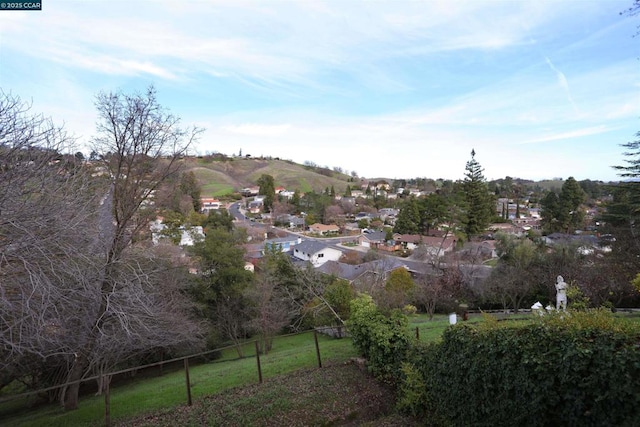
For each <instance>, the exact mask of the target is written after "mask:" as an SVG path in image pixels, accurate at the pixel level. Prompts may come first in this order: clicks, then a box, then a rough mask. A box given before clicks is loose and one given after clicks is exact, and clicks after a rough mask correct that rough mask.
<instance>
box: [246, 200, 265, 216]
mask: <svg viewBox="0 0 640 427" xmlns="http://www.w3.org/2000/svg"><path fill="white" fill-rule="evenodd" d="M263 206H264V201H263V200H253V201H251V202H249V213H252V214H257V213H260V212H261V211H262V207H263Z"/></svg>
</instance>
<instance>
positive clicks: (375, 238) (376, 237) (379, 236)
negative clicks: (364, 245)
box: [362, 231, 387, 242]
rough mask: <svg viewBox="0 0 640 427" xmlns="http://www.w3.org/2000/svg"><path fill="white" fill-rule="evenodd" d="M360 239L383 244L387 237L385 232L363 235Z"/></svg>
mask: <svg viewBox="0 0 640 427" xmlns="http://www.w3.org/2000/svg"><path fill="white" fill-rule="evenodd" d="M362 237H363V238H364V239H366V240H368V241H370V242H384V241H385V240H387V239H386V237H387V233H386V232H385V231H372V232H371V233H365V234H363V235H362Z"/></svg>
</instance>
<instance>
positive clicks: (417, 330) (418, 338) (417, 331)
mask: <svg viewBox="0 0 640 427" xmlns="http://www.w3.org/2000/svg"><path fill="white" fill-rule="evenodd" d="M416 340H418V341H420V329H418V327H417V326H416Z"/></svg>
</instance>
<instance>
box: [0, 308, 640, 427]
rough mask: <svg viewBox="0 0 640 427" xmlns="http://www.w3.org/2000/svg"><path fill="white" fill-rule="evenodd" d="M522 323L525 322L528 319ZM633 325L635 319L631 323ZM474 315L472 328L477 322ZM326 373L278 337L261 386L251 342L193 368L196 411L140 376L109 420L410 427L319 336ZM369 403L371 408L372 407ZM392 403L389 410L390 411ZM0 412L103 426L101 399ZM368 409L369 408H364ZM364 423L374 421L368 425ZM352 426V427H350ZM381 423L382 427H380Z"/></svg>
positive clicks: (307, 340) (428, 332)
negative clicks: (63, 406)
mask: <svg viewBox="0 0 640 427" xmlns="http://www.w3.org/2000/svg"><path fill="white" fill-rule="evenodd" d="M524 317H527V316H526V315H525V316H524ZM409 320H410V325H409V327H410V331H411V333H412V334H415V330H416V328H417V329H418V331H419V335H420V340H421V341H436V340H438V339H439V338H440V337H441V335H442V332H443V331H444V330H445V329H446V328H447V327H448V326H449V317H448V316H447V315H436V316H434V318H433V320H429V319H428V317H427V316H426V315H413V316H410V319H409ZM633 320H635V321H637V320H638V319H637V318H636V319H633ZM481 321H483V317H482V316H481V315H475V314H474V315H472V316H470V318H469V322H481ZM318 341H319V346H320V353H321V357H322V365H323V368H322V369H319V368H318V367H317V359H316V350H315V343H314V340H313V334H312V333H304V334H298V335H290V336H283V337H277V338H276V339H275V340H274V346H273V350H272V351H271V352H270V353H269V354H268V355H261V357H260V361H261V368H262V376H263V379H264V383H263V384H258V371H257V363H256V358H255V345H254V343H253V342H250V343H246V344H245V345H244V346H243V355H244V357H243V358H239V357H238V354H237V351H236V349H235V348H233V347H229V348H226V349H223V350H222V351H221V357H220V358H219V359H217V360H215V361H212V362H209V363H202V364H196V361H195V360H191V361H190V363H191V366H190V371H189V372H190V380H191V395H192V398H193V401H194V405H193V407H188V406H186V405H185V404H186V402H187V392H186V381H185V375H184V370H183V369H180V368H176V370H175V371H173V372H166V371H167V370H165V372H166V373H165V374H164V375H162V376H159V377H152V378H149V377H145V376H144V375H142V374H140V375H138V376H136V377H134V378H131V379H129V380H128V381H126V382H121V383H120V384H114V386H113V387H112V390H111V396H110V397H111V419H112V420H113V422H114V424H117V423H121V424H122V425H136V426H137V425H149V426H151V425H160V426H162V425H167V426H168V425H186V426H189V425H231V426H232V425H256V426H259V425H302V424H305V425H309V424H314V425H349V423H350V422H352V421H353V423H354V424H353V425H361V424H363V423H364V422H368V423H370V424H369V425H380V426H382V425H414V424H412V423H413V422H414V421H415V420H412V419H409V418H406V417H402V416H400V415H398V414H395V413H393V411H392V410H391V409H390V408H391V407H392V406H393V405H392V403H393V401H394V396H393V395H392V393H391V392H390V391H388V390H385V389H384V388H382V387H381V386H380V385H379V384H377V382H376V381H374V380H373V379H372V378H371V377H369V376H368V373H367V372H366V370H362V369H359V368H358V367H356V366H354V365H351V364H348V363H347V362H348V361H349V360H350V359H351V358H353V357H355V356H357V354H356V351H355V349H354V348H353V345H352V343H351V340H350V339H348V338H347V339H333V338H329V337H326V336H324V335H318ZM367 402H373V403H372V404H371V405H369V403H367ZM390 402H391V403H390ZM6 405H7V406H5V405H2V407H0V425H3V426H47V427H48V426H52V427H55V426H98V425H104V397H103V396H84V397H83V398H81V400H80V404H79V408H78V409H77V410H75V411H71V412H64V411H63V410H62V409H60V407H59V406H58V405H55V404H53V405H47V406H42V407H39V408H34V409H31V410H29V411H28V412H26V411H25V412H24V413H21V414H16V415H13V416H12V417H6V416H5V417H4V418H2V413H3V411H4V413H7V412H8V409H7V408H9V405H11V407H15V405H16V404H15V402H9V403H8V404H6ZM368 405H369V406H368ZM369 415H371V416H373V415H376V419H378V421H372V420H371V418H370V417H369ZM356 421H357V424H355V423H356ZM379 423H382V424H379Z"/></svg>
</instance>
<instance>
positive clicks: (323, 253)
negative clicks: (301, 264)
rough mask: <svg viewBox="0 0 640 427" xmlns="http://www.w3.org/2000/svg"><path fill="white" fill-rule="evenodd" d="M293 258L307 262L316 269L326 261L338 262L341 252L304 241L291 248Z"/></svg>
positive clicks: (319, 243) (310, 241)
mask: <svg viewBox="0 0 640 427" xmlns="http://www.w3.org/2000/svg"><path fill="white" fill-rule="evenodd" d="M293 256H294V258H297V259H299V260H302V261H309V262H310V263H311V264H312V265H313V266H314V267H318V266H320V265H322V264H324V263H325V262H327V261H337V260H339V259H340V257H341V256H342V252H341V251H339V250H338V249H334V248H330V247H328V246H327V245H325V244H324V243H322V242H317V241H315V240H305V241H303V242H302V243H300V244H297V245H295V246H294V247H293Z"/></svg>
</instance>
